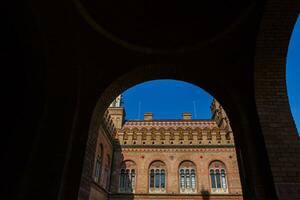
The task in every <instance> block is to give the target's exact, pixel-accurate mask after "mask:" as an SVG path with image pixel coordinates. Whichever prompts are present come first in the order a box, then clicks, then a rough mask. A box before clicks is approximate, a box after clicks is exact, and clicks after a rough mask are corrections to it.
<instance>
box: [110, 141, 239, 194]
mask: <svg viewBox="0 0 300 200" xmlns="http://www.w3.org/2000/svg"><path fill="white" fill-rule="evenodd" d="M127 160H131V161H133V162H135V163H136V174H137V175H136V184H135V185H136V188H135V193H136V194H147V193H149V189H148V188H149V184H148V183H149V177H148V169H149V166H150V164H151V163H152V162H153V161H157V160H160V161H163V162H164V163H165V164H166V167H167V168H166V169H167V172H166V194H179V174H178V171H179V165H180V163H181V162H183V161H192V162H193V163H194V164H195V166H196V177H197V186H196V187H197V194H198V195H199V194H201V193H203V192H204V193H206V192H208V193H210V194H211V192H210V180H209V165H210V163H211V162H212V161H215V160H218V161H222V162H223V163H224V164H225V166H226V172H227V181H228V188H229V191H228V192H229V193H228V194H232V195H235V196H236V195H237V196H238V195H241V194H242V189H241V184H240V180H239V170H238V165H237V159H236V154H235V149H234V147H233V146H231V147H225V148H216V147H210V148H209V147H202V148H201V147H200V148H199V147H198V148H191V147H189V146H187V147H183V146H178V147H177V148H176V147H172V148H165V147H156V148H126V147H125V148H122V149H119V150H118V151H115V153H114V169H113V170H114V171H113V174H112V178H113V179H112V183H113V184H112V186H111V192H112V193H118V188H119V172H120V166H121V163H122V162H123V161H127ZM211 195H212V194H211ZM227 196H228V195H227ZM141 199H142V197H141Z"/></svg>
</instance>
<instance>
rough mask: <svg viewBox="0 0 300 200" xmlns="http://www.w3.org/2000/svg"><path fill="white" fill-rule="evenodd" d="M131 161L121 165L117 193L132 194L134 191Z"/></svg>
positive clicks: (133, 164)
mask: <svg viewBox="0 0 300 200" xmlns="http://www.w3.org/2000/svg"><path fill="white" fill-rule="evenodd" d="M135 167H136V165H135V163H134V162H133V161H125V162H123V163H122V165H121V170H120V182H119V191H120V192H124V193H132V192H134V191H135V182H136V170H135Z"/></svg>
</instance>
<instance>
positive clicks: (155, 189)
mask: <svg viewBox="0 0 300 200" xmlns="http://www.w3.org/2000/svg"><path fill="white" fill-rule="evenodd" d="M149 192H151V193H164V192H166V165H165V163H163V162H162V161H155V162H153V163H152V164H151V165H150V168H149Z"/></svg>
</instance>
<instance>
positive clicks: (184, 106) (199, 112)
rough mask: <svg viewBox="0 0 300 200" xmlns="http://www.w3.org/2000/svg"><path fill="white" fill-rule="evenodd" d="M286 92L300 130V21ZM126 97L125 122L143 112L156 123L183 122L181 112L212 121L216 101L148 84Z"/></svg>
mask: <svg viewBox="0 0 300 200" xmlns="http://www.w3.org/2000/svg"><path fill="white" fill-rule="evenodd" d="M287 90H288V97H289V101H290V106H291V111H292V114H293V117H294V120H295V123H296V126H297V128H298V130H300V17H298V20H297V22H296V25H295V28H294V31H293V33H292V36H291V40H290V44H289V49H288V55H287ZM123 95H124V96H123V97H124V98H123V99H124V106H125V109H126V119H143V114H144V112H153V115H154V119H180V118H181V113H182V112H191V113H192V117H193V118H194V119H196V118H197V119H209V118H210V117H211V113H210V108H209V106H210V104H211V102H212V99H213V97H211V96H210V95H209V94H208V93H206V92H205V91H204V90H202V89H201V88H199V87H197V86H195V85H192V84H189V83H186V82H182V81H175V80H156V81H149V82H145V83H142V84H139V85H136V86H135V87H132V88H130V89H128V90H127V91H125V92H124V93H123ZM298 133H299V131H298Z"/></svg>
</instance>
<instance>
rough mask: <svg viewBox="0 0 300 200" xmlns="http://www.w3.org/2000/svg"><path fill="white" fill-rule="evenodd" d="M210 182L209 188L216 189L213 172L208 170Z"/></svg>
mask: <svg viewBox="0 0 300 200" xmlns="http://www.w3.org/2000/svg"><path fill="white" fill-rule="evenodd" d="M210 182H211V188H216V179H215V172H214V170H210Z"/></svg>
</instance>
